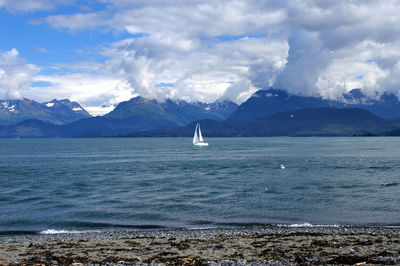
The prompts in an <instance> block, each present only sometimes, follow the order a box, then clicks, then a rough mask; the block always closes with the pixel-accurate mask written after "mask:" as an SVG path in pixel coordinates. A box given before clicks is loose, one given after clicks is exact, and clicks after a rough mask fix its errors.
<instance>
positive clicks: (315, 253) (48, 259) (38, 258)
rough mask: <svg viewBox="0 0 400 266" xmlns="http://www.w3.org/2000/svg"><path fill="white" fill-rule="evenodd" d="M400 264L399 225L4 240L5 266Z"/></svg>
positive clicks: (1, 259)
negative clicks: (95, 265)
mask: <svg viewBox="0 0 400 266" xmlns="http://www.w3.org/2000/svg"><path fill="white" fill-rule="evenodd" d="M80 263H81V264H111V265H113V264H114V265H117V264H154V263H158V264H175V265H191V264H208V265H232V264H233V265H246V264H253V265H281V264H285V265H286V264H311V265H318V264H357V263H358V264H360V265H361V264H399V265H400V227H395V226H394V227H351V226H310V227H307V226H301V227H290V226H254V227H240V228H208V229H179V230H142V231H117V232H83V233H62V234H26V235H25V234H24V235H1V236H0V265H1V264H6V265H14V264H15V265H17V264H28V265H29V264H46V265H61V264H63V265H65V264H75V265H79V264H80Z"/></svg>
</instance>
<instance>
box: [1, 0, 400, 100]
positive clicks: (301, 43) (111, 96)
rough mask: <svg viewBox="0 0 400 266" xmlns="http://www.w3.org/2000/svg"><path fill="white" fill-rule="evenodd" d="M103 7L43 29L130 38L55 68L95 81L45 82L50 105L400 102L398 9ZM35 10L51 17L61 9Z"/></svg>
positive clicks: (366, 5)
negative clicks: (356, 96)
mask: <svg viewBox="0 0 400 266" xmlns="http://www.w3.org/2000/svg"><path fill="white" fill-rule="evenodd" d="M15 2H17V1H15ZM22 2H24V1H22ZM98 2H100V3H101V4H104V5H105V6H106V7H105V8H104V9H102V10H98V9H96V11H91V10H92V9H90V8H88V9H86V10H87V11H86V12H82V10H83V9H81V10H80V11H79V12H80V13H70V14H53V15H51V16H47V17H44V18H42V19H41V20H40V21H41V22H42V23H47V24H48V25H49V26H50V27H53V28H55V29H61V30H65V29H66V30H68V31H71V32H74V31H82V30H87V31H93V30H95V31H96V30H99V29H100V30H101V31H116V32H126V33H129V34H132V38H128V39H124V40H121V41H118V42H114V43H111V44H106V45H103V50H102V55H103V56H106V57H107V60H106V62H104V63H103V62H102V63H88V62H80V63H79V62H78V63H76V64H75V66H74V65H73V64H70V65H69V66H65V65H60V64H58V66H60V67H62V68H64V69H67V68H68V69H73V68H75V70H76V69H79V70H80V71H85V70H86V71H87V72H90V71H91V72H93V71H94V72H96V74H84V73H81V74H67V75H64V76H47V77H44V79H46V80H47V81H48V82H51V83H52V84H53V86H50V87H49V88H47V89H48V90H50V91H51V93H50V94H51V95H56V91H59V94H60V95H61V94H62V95H65V97H72V98H74V99H76V100H78V99H79V100H81V101H84V102H85V103H86V104H94V103H102V101H103V100H104V101H117V99H126V98H128V97H130V96H132V95H136V94H140V95H141V96H145V97H153V98H157V99H164V98H166V97H171V98H182V99H186V100H192V101H195V100H202V101H213V100H216V99H217V98H219V97H223V98H228V99H232V100H235V101H237V102H240V101H243V99H244V98H245V97H248V95H250V94H251V92H253V91H254V90H256V89H257V88H267V87H269V86H274V87H277V88H282V89H287V90H289V91H290V92H293V93H301V94H307V95H310V94H315V93H318V94H320V95H322V96H323V97H331V98H336V97H339V96H340V95H341V94H342V93H343V92H346V91H349V90H351V89H353V88H355V87H360V88H362V89H364V90H365V91H366V93H367V94H369V95H371V96H373V95H375V92H376V91H378V92H381V93H382V92H383V91H391V92H395V93H397V94H398V93H399V92H400V90H399V89H400V79H399V78H398V76H399V72H400V70H399V65H400V63H399V62H400V45H399V44H400V27H399V26H398V25H400V16H398V14H399V13H400V1H399V0H387V1H372V0H371V1H364V0H354V1H347V2H346V1H345V2H343V1H327V0H304V1H288V0H286V1H285V0H284V1H274V0H265V1H257V0H234V1H228V0H221V1H212V0H202V1H200V0H194V1H184V0H177V1H167V0H137V1H129V0H98ZM12 3H14V1H13V2H12V1H5V0H0V7H4V8H7V9H8V10H17V11H22V10H21V8H22V7H20V5H19V4H18V5H17V4H12ZM35 3H37V5H40V6H41V7H40V8H41V9H45V8H46V7H45V6H47V7H48V8H51V7H52V6H53V8H54V6H55V3H56V2H55V1H50V0H39V1H35ZM26 7H27V9H30V10H35V9H36V10H38V9H40V8H39V7H32V6H31V7H29V5H27V6H26ZM78 10H79V9H78ZM246 36H247V37H246ZM72 77H73V78H74V79H75V81H74V82H72V81H70V78H72ZM102 82H104V84H105V85H101V83H102ZM90 83H93V84H95V85H90ZM117 84H119V85H117ZM42 89H44V88H42ZM34 90H39V89H37V88H36V89H34ZM39 95H40V93H39V92H37V97H43V96H39Z"/></svg>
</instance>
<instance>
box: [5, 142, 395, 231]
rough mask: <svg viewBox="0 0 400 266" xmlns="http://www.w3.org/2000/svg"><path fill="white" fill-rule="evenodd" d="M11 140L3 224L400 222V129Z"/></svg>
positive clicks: (115, 226) (22, 227)
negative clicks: (374, 134) (194, 138)
mask: <svg viewBox="0 0 400 266" xmlns="http://www.w3.org/2000/svg"><path fill="white" fill-rule="evenodd" d="M207 141H208V142H209V144H210V146H208V147H202V148H195V147H193V146H192V144H191V139H189V138H162V139H2V140H0V232H7V231H8V232H9V231H15V232H17V231H35V232H40V231H45V230H48V229H54V230H69V231H73V230H77V231H82V230H125V229H139V228H197V227H222V226H239V225H253V224H287V225H291V224H303V223H310V224H314V225H318V224H321V225H322V224H323V225H397V226H398V225H400V207H399V206H400V138H284V137H282V138H281V137H279V138H208V139H207Z"/></svg>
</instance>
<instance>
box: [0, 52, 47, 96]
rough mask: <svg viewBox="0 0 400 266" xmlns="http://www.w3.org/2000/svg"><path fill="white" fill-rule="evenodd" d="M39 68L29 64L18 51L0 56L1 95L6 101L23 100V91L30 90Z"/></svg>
mask: <svg viewBox="0 0 400 266" xmlns="http://www.w3.org/2000/svg"><path fill="white" fill-rule="evenodd" d="M38 71H39V67H37V66H35V65H32V64H27V63H26V62H25V60H24V59H23V58H21V57H20V56H19V52H18V50H17V49H11V50H10V51H7V52H5V53H3V54H1V55H0V93H1V95H4V96H5V98H6V99H19V98H21V91H24V90H26V89H28V88H29V84H30V82H31V81H32V80H33V78H34V77H35V76H36V74H37V72H38Z"/></svg>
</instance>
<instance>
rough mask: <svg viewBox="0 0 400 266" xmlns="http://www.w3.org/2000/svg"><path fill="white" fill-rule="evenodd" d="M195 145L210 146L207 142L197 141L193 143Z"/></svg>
mask: <svg viewBox="0 0 400 266" xmlns="http://www.w3.org/2000/svg"><path fill="white" fill-rule="evenodd" d="M193 145H194V146H198V147H202V146H208V143H207V142H199V143H195V144H193Z"/></svg>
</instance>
